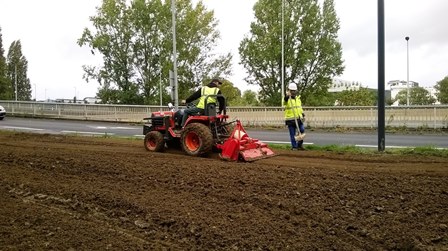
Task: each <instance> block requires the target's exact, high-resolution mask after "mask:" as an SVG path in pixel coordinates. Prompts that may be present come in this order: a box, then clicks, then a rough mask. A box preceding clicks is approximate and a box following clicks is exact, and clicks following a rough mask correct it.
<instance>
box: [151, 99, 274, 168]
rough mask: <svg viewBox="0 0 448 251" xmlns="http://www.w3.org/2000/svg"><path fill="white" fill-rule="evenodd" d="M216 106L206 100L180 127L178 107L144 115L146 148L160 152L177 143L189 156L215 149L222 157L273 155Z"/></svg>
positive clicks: (237, 121) (247, 157)
mask: <svg viewBox="0 0 448 251" xmlns="http://www.w3.org/2000/svg"><path fill="white" fill-rule="evenodd" d="M205 100H207V98H206V99H205ZM216 109H217V107H216V104H215V103H208V104H207V102H206V103H205V109H204V112H203V113H202V114H196V115H192V116H190V117H188V118H187V120H186V122H185V125H184V127H183V128H182V127H181V126H180V124H181V121H182V116H183V110H182V109H181V110H178V111H174V110H173V109H171V110H170V111H159V112H153V113H152V114H151V117H148V118H144V120H145V121H146V123H145V124H144V125H143V134H144V135H145V139H144V145H145V148H146V150H148V151H153V152H162V151H164V150H165V148H179V147H181V148H182V150H183V151H184V152H185V153H186V154H188V155H191V156H206V155H208V154H209V153H211V152H213V151H215V152H219V153H220V156H221V158H222V159H225V160H234V161H237V160H244V161H253V160H257V159H260V158H266V157H271V156H274V152H273V151H272V150H271V149H270V148H269V147H268V146H267V145H266V144H265V143H262V142H260V141H259V140H257V139H252V138H250V137H248V136H247V133H246V131H245V130H244V128H243V126H242V125H241V122H240V121H239V120H236V121H232V122H228V121H227V120H228V118H229V116H228V115H227V114H226V110H227V109H226V108H224V110H223V112H222V114H218V113H217V112H216ZM232 128H233V129H232Z"/></svg>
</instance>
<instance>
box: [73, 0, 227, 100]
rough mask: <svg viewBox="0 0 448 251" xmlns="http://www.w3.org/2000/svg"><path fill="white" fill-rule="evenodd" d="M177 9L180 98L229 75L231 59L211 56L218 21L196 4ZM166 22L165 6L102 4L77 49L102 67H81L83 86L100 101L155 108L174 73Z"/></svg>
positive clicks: (118, 0)
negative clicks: (91, 86) (95, 86)
mask: <svg viewBox="0 0 448 251" xmlns="http://www.w3.org/2000/svg"><path fill="white" fill-rule="evenodd" d="M128 3H129V4H128ZM176 9H177V15H176V17H177V18H176V47H177V55H176V56H177V62H178V84H179V97H184V96H188V95H189V94H190V93H191V92H192V91H193V90H194V89H197V88H198V87H200V86H202V83H203V79H211V78H212V77H214V76H227V75H229V74H230V73H231V72H230V68H231V56H230V54H227V55H223V56H221V55H215V54H213V53H211V52H212V50H213V49H214V47H215V46H216V45H217V41H218V39H219V32H218V31H217V30H216V26H217V21H216V20H215V18H214V16H213V12H212V11H207V10H206V9H205V7H204V5H203V4H202V2H201V1H199V2H198V3H197V5H196V6H194V7H193V6H192V4H191V0H177V1H176ZM171 19H172V14H171V2H170V1H161V0H133V1H126V0H103V3H102V6H101V7H99V8H97V15H96V16H94V17H91V18H90V20H91V21H92V23H93V26H94V30H89V29H87V28H86V29H85V30H84V32H83V34H82V36H81V38H80V39H79V40H78V44H79V45H80V46H89V47H90V48H91V49H92V51H93V52H99V54H101V55H102V57H103V61H104V63H103V66H101V67H93V66H84V71H85V79H86V80H87V81H89V80H91V79H94V80H96V81H98V82H99V83H100V86H101V88H100V90H99V92H98V96H99V97H100V98H101V99H102V100H103V101H104V102H108V103H115V102H121V103H127V104H156V103H158V101H159V96H160V89H162V90H165V88H166V87H167V86H168V85H169V78H168V76H169V71H170V70H172V69H173V63H172V60H171V58H172V48H173V43H172V21H171ZM160 79H162V86H163V87H162V88H160ZM162 94H163V98H164V100H167V99H168V98H169V95H168V94H167V93H165V92H164V91H163V93H162Z"/></svg>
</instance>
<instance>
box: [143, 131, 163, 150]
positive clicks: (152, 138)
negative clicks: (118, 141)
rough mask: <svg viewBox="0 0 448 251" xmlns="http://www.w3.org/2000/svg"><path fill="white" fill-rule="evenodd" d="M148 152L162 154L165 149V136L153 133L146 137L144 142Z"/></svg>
mask: <svg viewBox="0 0 448 251" xmlns="http://www.w3.org/2000/svg"><path fill="white" fill-rule="evenodd" d="M144 144H145V148H146V150H148V151H150V152H162V151H163V149H164V147H165V142H164V140H163V135H162V133H161V132H158V131H151V132H148V133H147V134H146V135H145V140H144Z"/></svg>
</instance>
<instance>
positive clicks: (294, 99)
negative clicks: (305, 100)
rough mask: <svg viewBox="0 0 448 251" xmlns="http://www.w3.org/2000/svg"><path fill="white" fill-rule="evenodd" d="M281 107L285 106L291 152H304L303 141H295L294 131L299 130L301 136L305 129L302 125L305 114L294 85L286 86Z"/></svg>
mask: <svg viewBox="0 0 448 251" xmlns="http://www.w3.org/2000/svg"><path fill="white" fill-rule="evenodd" d="M283 105H284V106H285V124H286V126H287V127H288V131H289V137H290V140H291V150H305V148H304V147H303V139H301V140H296V130H299V132H300V133H302V134H303V133H305V127H304V125H303V122H304V121H305V114H304V113H303V109H302V101H301V100H300V95H298V93H297V85H296V84H294V83H290V84H289V85H288V90H287V92H286V95H285V98H284V100H283ZM297 126H298V127H299V128H297ZM300 133H299V134H300Z"/></svg>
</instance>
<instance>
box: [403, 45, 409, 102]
mask: <svg viewBox="0 0 448 251" xmlns="http://www.w3.org/2000/svg"><path fill="white" fill-rule="evenodd" d="M404 39H406V51H407V53H406V54H407V80H406V89H407V90H406V104H407V106H409V37H405V38H404Z"/></svg>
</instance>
